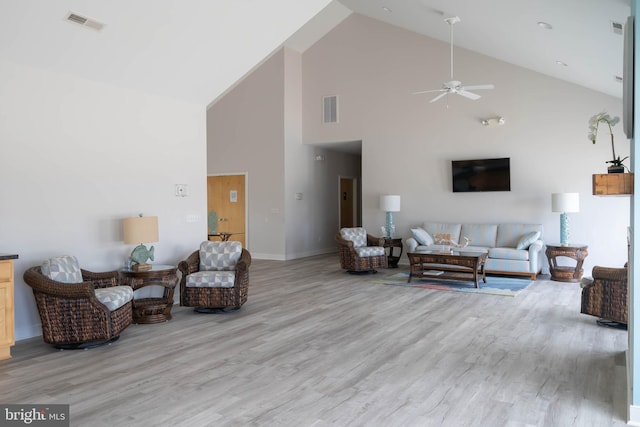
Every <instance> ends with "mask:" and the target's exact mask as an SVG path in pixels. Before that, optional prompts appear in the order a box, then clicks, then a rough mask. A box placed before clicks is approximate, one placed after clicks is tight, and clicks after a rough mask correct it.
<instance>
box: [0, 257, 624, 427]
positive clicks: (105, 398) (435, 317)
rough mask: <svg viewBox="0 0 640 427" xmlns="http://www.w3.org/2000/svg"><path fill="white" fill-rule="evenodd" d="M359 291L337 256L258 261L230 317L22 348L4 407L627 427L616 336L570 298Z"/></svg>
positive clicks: (362, 282) (128, 418) (188, 422)
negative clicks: (72, 344)
mask: <svg viewBox="0 0 640 427" xmlns="http://www.w3.org/2000/svg"><path fill="white" fill-rule="evenodd" d="M400 269H401V270H402V269H403V267H402V266H401V268H400ZM404 269H406V266H405V267H404ZM397 271H398V270H381V271H380V273H379V274H378V276H380V275H383V274H393V273H396V272H397ZM370 279H371V276H353V275H349V274H346V273H345V272H343V271H341V270H339V266H338V257H337V255H331V256H318V257H312V258H307V259H303V260H294V261H285V262H282V261H261V260H254V262H253V265H252V268H251V286H250V289H249V300H248V302H247V304H246V305H245V306H244V307H243V308H242V309H241V310H240V311H237V312H235V313H231V314H213V315H212V314H198V313H194V312H193V311H192V310H191V309H188V308H182V307H179V306H178V307H174V311H173V313H174V319H173V320H171V321H170V322H167V323H163V324H158V325H131V326H130V327H129V328H127V329H126V330H125V331H124V332H123V334H122V335H121V338H120V340H119V341H117V342H116V343H114V344H112V345H110V346H108V347H102V348H97V349H92V350H86V351H58V350H55V349H53V348H51V347H50V346H48V345H45V344H44V343H43V342H42V340H41V339H40V338H37V339H30V340H25V341H22V342H19V343H18V344H17V345H16V346H15V347H14V348H13V358H12V359H10V360H6V361H1V362H0V402H3V403H67V404H70V405H71V425H74V426H75V425H78V426H92V427H93V426H116V425H118V426H145V427H146V426H173V425H178V426H208V425H211V426H347V425H349V426H403V427H404V426H455V427H459V426H482V427H484V426H512V427H513V426H562V427H567V426H623V425H626V424H625V422H624V419H625V413H626V409H625V408H626V380H625V377H626V373H625V357H626V356H625V351H626V349H627V333H626V331H620V330H614V329H609V328H604V327H600V326H597V325H596V323H595V318H594V317H590V316H586V315H582V314H580V313H579V311H580V289H579V286H578V285H577V284H564V283H558V282H551V281H548V280H540V279H539V280H538V281H536V282H535V283H534V284H532V285H531V286H530V287H529V288H527V289H526V290H525V291H524V292H522V293H520V294H519V295H518V296H516V297H515V298H512V297H504V296H491V295H477V294H476V295H473V294H464V293H456V292H445V291H437V290H427V289H410V288H404V287H396V286H384V285H379V284H372V283H369V282H368V280H370Z"/></svg>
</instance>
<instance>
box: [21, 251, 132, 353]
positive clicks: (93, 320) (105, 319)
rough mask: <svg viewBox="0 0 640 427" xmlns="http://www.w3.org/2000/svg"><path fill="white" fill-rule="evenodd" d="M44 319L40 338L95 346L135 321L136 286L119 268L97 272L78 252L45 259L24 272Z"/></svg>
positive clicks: (66, 344)
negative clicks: (122, 280)
mask: <svg viewBox="0 0 640 427" xmlns="http://www.w3.org/2000/svg"><path fill="white" fill-rule="evenodd" d="M24 281H25V283H26V284H27V285H29V286H30V287H31V288H32V289H33V296H34V297H35V300H36V306H37V308H38V313H39V315H40V322H41V324H42V339H43V340H44V342H46V343H49V344H53V345H54V346H55V347H58V348H62V349H80V348H91V347H96V346H98V345H102V344H106V343H109V342H112V341H115V340H117V339H118V338H119V337H120V333H121V332H122V331H123V330H124V329H125V328H126V327H127V326H129V325H130V324H131V320H132V311H131V304H132V303H131V301H132V299H133V289H131V287H129V286H119V280H118V272H117V271H110V272H106V273H94V272H91V271H87V270H83V269H81V268H80V267H79V266H78V260H77V259H76V257H74V256H61V257H56V258H51V259H48V260H46V261H45V262H44V263H43V264H42V265H41V266H37V267H31V268H30V269H28V270H27V271H26V272H25V273H24Z"/></svg>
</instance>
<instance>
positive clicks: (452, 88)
mask: <svg viewBox="0 0 640 427" xmlns="http://www.w3.org/2000/svg"><path fill="white" fill-rule="evenodd" d="M445 22H446V23H447V24H449V29H450V33H451V80H450V81H448V82H445V83H444V84H443V85H442V89H433V90H422V91H420V92H414V93H413V94H414V95H420V94H423V93H430V92H442V93H441V94H440V95H438V96H436V97H435V98H433V99H432V100H431V101H429V102H436V101H437V100H439V99H440V98H442V97H443V96H445V95H447V94H449V93H457V94H458V95H462V96H464V97H465V98H469V99H472V100H474V101H475V100H476V99H479V98H480V95H477V94H475V93H473V92H469V90H484V89H493V88H494V86H493V85H492V84H487V85H472V86H463V85H462V82H460V81H459V80H454V79H453V26H454V24H457V23H458V22H460V18H459V17H457V16H453V17H451V18H445Z"/></svg>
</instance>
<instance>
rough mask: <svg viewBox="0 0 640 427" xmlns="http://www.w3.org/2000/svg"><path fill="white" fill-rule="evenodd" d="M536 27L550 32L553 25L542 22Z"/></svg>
mask: <svg viewBox="0 0 640 427" xmlns="http://www.w3.org/2000/svg"><path fill="white" fill-rule="evenodd" d="M538 27H540V28H544V29H545V30H552V29H553V25H551V24H549V23H548V22H543V21H538Z"/></svg>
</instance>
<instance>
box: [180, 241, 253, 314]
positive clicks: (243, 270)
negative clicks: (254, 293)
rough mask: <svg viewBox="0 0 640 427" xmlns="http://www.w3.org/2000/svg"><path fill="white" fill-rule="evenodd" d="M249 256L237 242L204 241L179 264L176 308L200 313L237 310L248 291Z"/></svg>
mask: <svg viewBox="0 0 640 427" xmlns="http://www.w3.org/2000/svg"><path fill="white" fill-rule="evenodd" d="M249 266H251V254H249V251H247V250H246V249H244V248H243V247H242V245H241V244H240V242H212V241H205V242H202V243H201V244H200V249H199V250H197V251H195V252H193V253H192V254H191V255H189V257H188V258H187V259H186V260H184V261H180V263H179V264H178V269H179V270H180V272H181V273H182V279H181V280H180V305H182V306H187V307H194V308H195V310H196V311H198V312H202V313H217V312H222V311H226V310H228V309H231V310H237V309H239V308H240V307H241V306H242V305H243V304H244V303H245V302H246V301H247V295H248V291H249Z"/></svg>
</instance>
